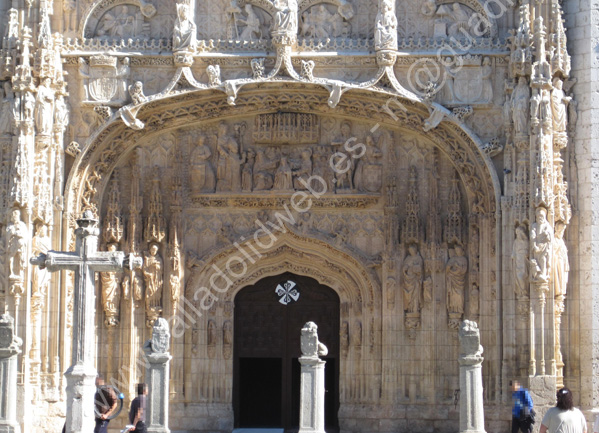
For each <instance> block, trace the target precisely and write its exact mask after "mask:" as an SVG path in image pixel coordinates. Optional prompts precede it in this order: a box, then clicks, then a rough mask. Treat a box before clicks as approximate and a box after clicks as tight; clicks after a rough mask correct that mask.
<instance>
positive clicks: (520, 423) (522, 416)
mask: <svg viewBox="0 0 599 433" xmlns="http://www.w3.org/2000/svg"><path fill="white" fill-rule="evenodd" d="M510 385H511V387H512V401H513V402H514V406H513V408H512V433H518V431H522V433H530V432H531V431H532V425H533V424H534V419H533V418H532V415H534V412H533V403H532V398H530V394H529V392H528V390H527V389H526V388H522V387H521V386H520V382H518V381H517V380H514V381H511V382H510Z"/></svg>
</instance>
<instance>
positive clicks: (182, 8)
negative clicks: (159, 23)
mask: <svg viewBox="0 0 599 433" xmlns="http://www.w3.org/2000/svg"><path fill="white" fill-rule="evenodd" d="M196 32H197V28H196V25H195V23H194V22H193V20H192V19H191V18H190V16H189V5H187V4H185V3H178V4H177V21H176V23H175V29H174V31H173V51H195V49H196Z"/></svg>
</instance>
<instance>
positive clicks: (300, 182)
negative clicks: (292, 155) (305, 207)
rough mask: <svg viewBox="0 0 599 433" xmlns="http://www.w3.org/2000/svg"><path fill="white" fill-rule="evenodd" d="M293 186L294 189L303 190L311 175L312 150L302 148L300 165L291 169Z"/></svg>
mask: <svg viewBox="0 0 599 433" xmlns="http://www.w3.org/2000/svg"><path fill="white" fill-rule="evenodd" d="M293 176H294V179H293V186H294V187H295V189H296V190H304V189H306V187H305V186H304V185H306V184H307V183H308V179H309V178H310V176H312V150H311V149H304V150H303V151H302V153H301V161H300V166H299V168H298V169H297V170H294V171H293Z"/></svg>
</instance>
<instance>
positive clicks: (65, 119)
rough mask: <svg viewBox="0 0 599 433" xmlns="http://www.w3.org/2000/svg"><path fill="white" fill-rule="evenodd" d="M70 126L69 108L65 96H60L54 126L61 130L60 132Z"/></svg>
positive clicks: (57, 98) (57, 101)
mask: <svg viewBox="0 0 599 433" xmlns="http://www.w3.org/2000/svg"><path fill="white" fill-rule="evenodd" d="M68 124H69V107H68V106H67V103H66V102H65V100H64V96H63V95H62V94H58V96H57V97H56V104H55V107H54V126H55V127H57V128H59V130H60V131H64V130H65V128H66V127H67V125H68Z"/></svg>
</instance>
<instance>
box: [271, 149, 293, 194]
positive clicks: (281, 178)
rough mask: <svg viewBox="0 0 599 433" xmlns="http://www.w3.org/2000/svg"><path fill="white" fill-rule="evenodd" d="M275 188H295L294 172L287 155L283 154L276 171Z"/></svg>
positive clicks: (281, 189) (286, 189)
mask: <svg viewBox="0 0 599 433" xmlns="http://www.w3.org/2000/svg"><path fill="white" fill-rule="evenodd" d="M274 189H275V190H278V191H289V190H292V189H293V172H292V171H291V166H290V165H289V161H288V160H287V155H282V156H281V161H280V162H279V167H278V168H277V171H276V173H275V185H274Z"/></svg>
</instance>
